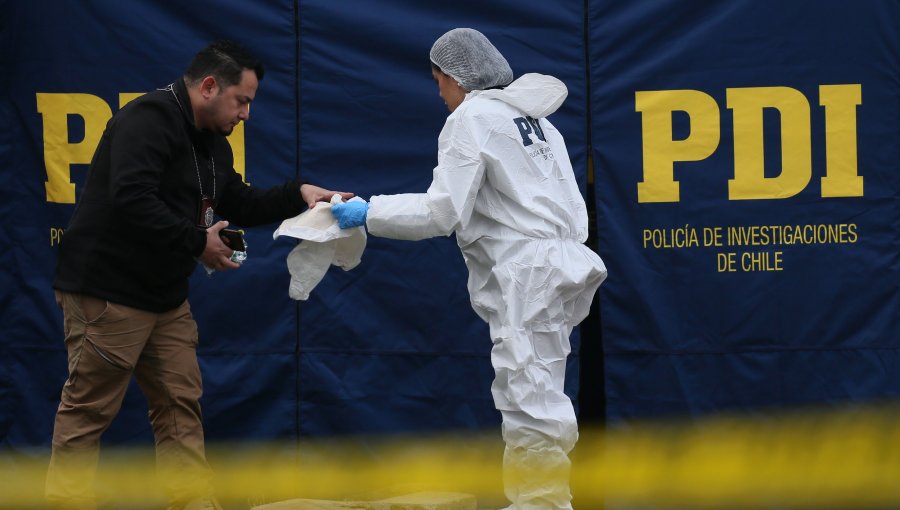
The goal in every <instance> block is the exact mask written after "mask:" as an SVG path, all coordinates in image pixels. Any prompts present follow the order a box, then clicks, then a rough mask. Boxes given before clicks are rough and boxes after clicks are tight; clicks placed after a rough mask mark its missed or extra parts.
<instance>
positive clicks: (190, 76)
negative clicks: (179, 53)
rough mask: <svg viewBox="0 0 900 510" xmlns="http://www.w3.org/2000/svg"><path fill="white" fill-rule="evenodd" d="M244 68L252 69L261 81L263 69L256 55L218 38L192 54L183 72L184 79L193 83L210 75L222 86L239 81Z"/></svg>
mask: <svg viewBox="0 0 900 510" xmlns="http://www.w3.org/2000/svg"><path fill="white" fill-rule="evenodd" d="M244 69H252V70H253V72H255V73H256V79H257V80H259V81H262V79H263V74H265V69H263V65H262V63H261V62H260V61H259V60H257V59H256V57H254V56H253V55H252V54H251V53H250V52H249V51H247V49H246V48H244V47H243V46H241V45H240V44H238V43H236V42H233V41H227V40H220V41H215V42H213V43H211V44H210V45H209V46H207V47H206V48H203V49H202V50H201V51H200V53H197V55H196V56H194V60H192V61H191V65H189V66H188V68H187V70H186V71H185V72H184V81H185V82H186V83H187V84H188V85H193V84H195V83H197V82H198V81H200V80H202V79H203V78H206V77H207V76H210V75H212V76H213V77H215V79H216V81H217V82H219V83H220V84H221V86H222V87H223V88H224V87H230V86H232V85H237V84H238V83H240V82H241V74H242V73H243V72H244Z"/></svg>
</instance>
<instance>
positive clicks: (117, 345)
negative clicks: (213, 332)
mask: <svg viewBox="0 0 900 510" xmlns="http://www.w3.org/2000/svg"><path fill="white" fill-rule="evenodd" d="M56 300H57V303H58V304H59V306H60V308H62V311H63V318H64V331H65V342H66V349H67V350H68V359H69V378H68V379H67V380H66V383H65V385H64V386H63V390H62V396H61V398H60V404H59V409H58V410H57V412H56V421H55V423H54V428H53V449H52V455H51V458H50V467H49V470H48V472H47V484H46V496H47V499H48V500H49V501H50V502H51V503H54V504H55V505H56V506H58V507H62V508H79V509H93V508H95V505H96V504H95V496H94V489H93V484H94V476H95V472H96V468H97V459H98V457H99V449H100V436H101V435H102V434H103V432H104V431H105V430H106V429H107V428H108V427H109V425H110V423H111V422H112V420H113V418H115V416H116V414H117V413H118V412H119V409H120V407H121V405H122V399H123V397H124V396H125V391H126V389H127V388H128V384H129V381H130V380H131V376H132V374H133V375H134V376H135V378H136V379H137V382H138V384H139V386H140V388H141V390H142V391H143V393H144V395H145V396H146V398H147V402H148V405H149V409H150V413H149V414H150V423H151V425H152V426H153V433H154V436H155V438H156V457H157V468H158V470H159V471H160V474H161V475H163V479H164V481H165V483H166V486H167V490H168V492H169V494H168V496H169V498H170V501H171V508H177V507H180V506H181V505H182V504H184V502H186V501H189V500H194V499H199V498H206V497H211V495H212V488H211V487H212V484H211V478H212V473H211V471H210V468H209V464H207V462H206V455H205V453H204V447H203V425H202V421H201V414H200V404H199V399H200V395H201V393H202V390H203V388H202V382H201V379H200V367H199V365H198V363H197V353H196V348H197V325H196V323H195V322H194V319H193V317H192V315H191V310H190V306H189V305H188V302H187V301H185V302H184V303H183V304H182V305H181V306H179V307H178V308H175V309H174V310H170V311H168V312H164V313H153V312H147V311H144V310H138V309H135V308H130V307H127V306H123V305H119V304H116V303H111V302H107V301H104V300H101V299H96V298H93V297H90V296H85V295H80V294H71V293H66V292H57V293H56ZM173 475H174V476H173Z"/></svg>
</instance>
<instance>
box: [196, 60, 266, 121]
mask: <svg viewBox="0 0 900 510" xmlns="http://www.w3.org/2000/svg"><path fill="white" fill-rule="evenodd" d="M258 87H259V80H258V79H257V78H256V73H255V72H253V70H251V69H244V71H243V72H242V73H241V81H240V82H239V83H238V84H236V85H231V86H229V87H225V88H221V87H219V88H218V93H217V94H211V95H210V97H209V100H208V103H207V109H206V111H207V113H208V115H207V116H206V117H207V123H206V126H205V127H206V129H209V130H210V131H214V132H216V133H219V134H220V135H223V136H228V135H230V134H231V132H232V131H233V130H234V127H235V126H237V125H238V123H239V122H241V121H246V120H247V119H249V118H250V103H251V102H252V101H253V98H254V97H256V89H257V88H258Z"/></svg>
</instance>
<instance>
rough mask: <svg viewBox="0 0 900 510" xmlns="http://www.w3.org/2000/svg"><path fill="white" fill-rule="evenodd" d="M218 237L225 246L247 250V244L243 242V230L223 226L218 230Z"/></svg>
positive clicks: (236, 249)
mask: <svg viewBox="0 0 900 510" xmlns="http://www.w3.org/2000/svg"><path fill="white" fill-rule="evenodd" d="M219 237H220V238H221V239H222V242H223V243H225V246H228V247H229V248H231V249H232V250H234V251H247V245H245V244H244V232H243V231H242V230H232V229H229V228H223V229H222V230H220V231H219Z"/></svg>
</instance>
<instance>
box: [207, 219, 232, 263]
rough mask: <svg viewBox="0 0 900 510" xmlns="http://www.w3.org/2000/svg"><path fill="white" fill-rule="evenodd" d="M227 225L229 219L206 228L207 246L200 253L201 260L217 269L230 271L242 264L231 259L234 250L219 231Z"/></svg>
mask: <svg viewBox="0 0 900 510" xmlns="http://www.w3.org/2000/svg"><path fill="white" fill-rule="evenodd" d="M227 226H228V222H227V221H220V222H217V223H216V224H215V225H213V226H211V227H209V228H208V229H206V248H203V253H201V254H200V262H202V263H203V265H205V266H206V267H208V268H211V269H215V270H216V271H228V270H229V269H237V268H239V267H241V265H240V264H238V263H237V262H233V261H232V260H231V254H232V253H234V250H232V249H231V248H229V247H228V246H226V245H225V243H223V242H222V239H221V238H220V237H219V231H220V230H222V229H223V228H225V227H227Z"/></svg>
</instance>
